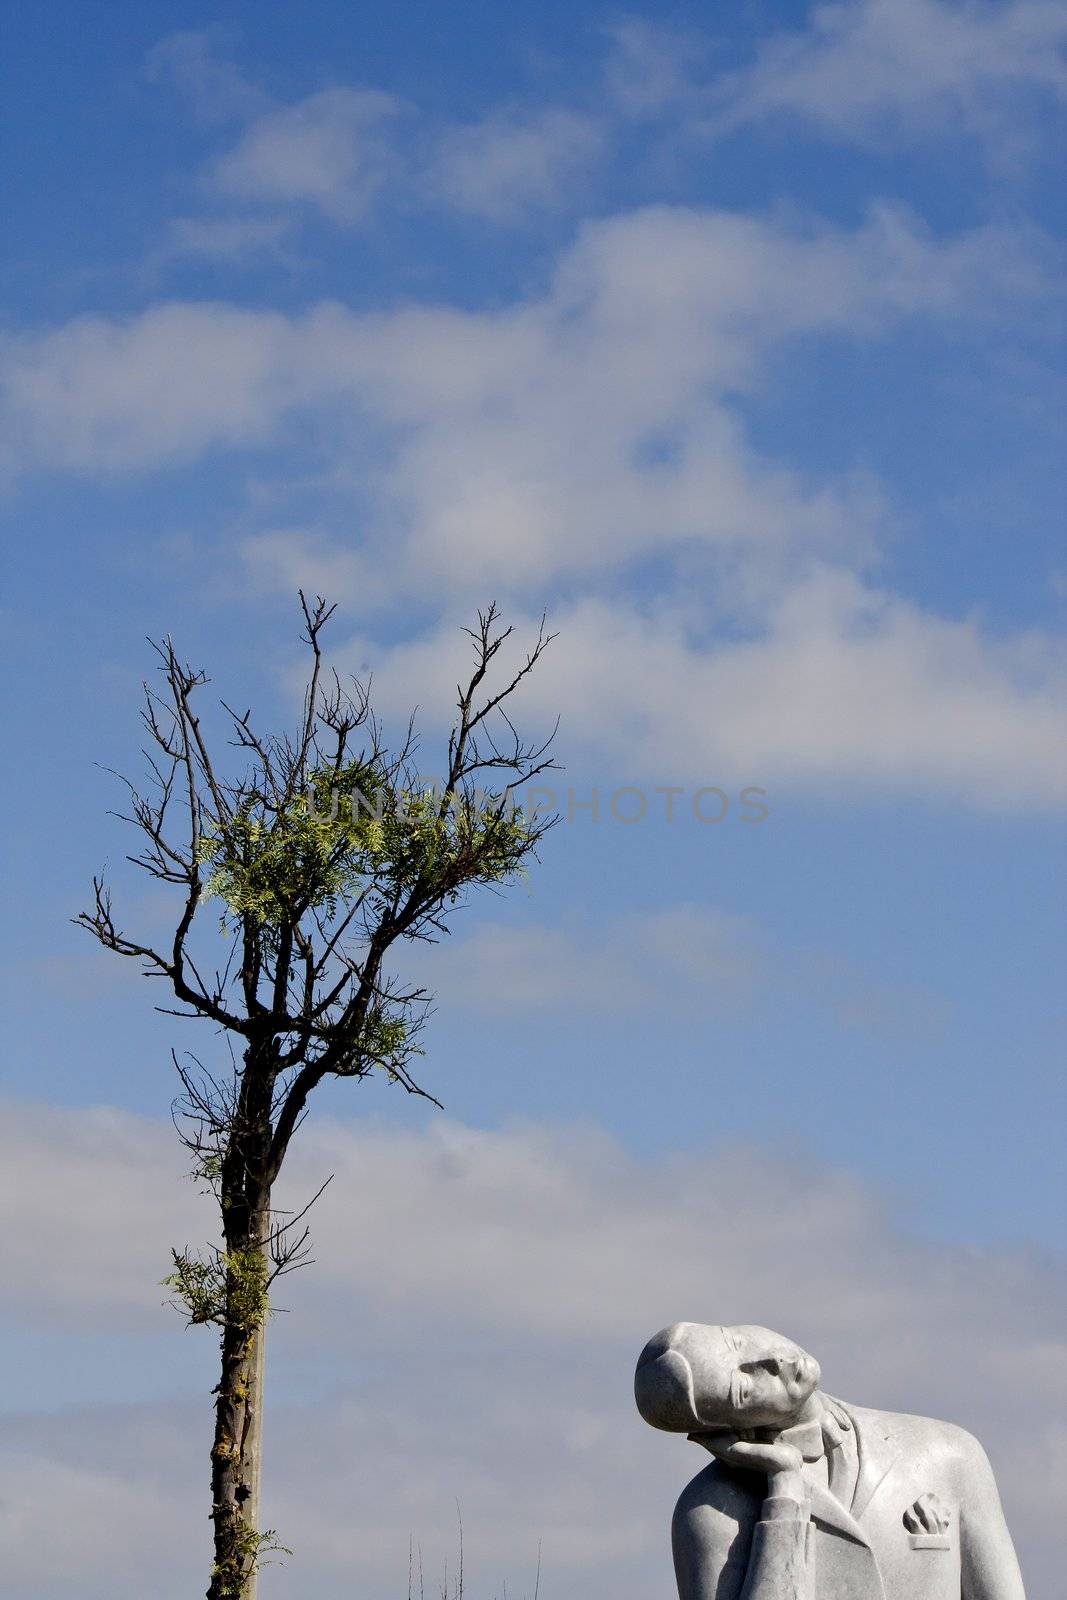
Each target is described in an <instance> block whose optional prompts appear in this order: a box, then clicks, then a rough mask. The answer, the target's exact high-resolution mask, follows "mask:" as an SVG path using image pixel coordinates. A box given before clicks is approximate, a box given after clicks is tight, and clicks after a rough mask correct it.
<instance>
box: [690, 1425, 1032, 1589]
mask: <svg viewBox="0 0 1067 1600" xmlns="http://www.w3.org/2000/svg"><path fill="white" fill-rule="evenodd" d="M838 1403H840V1402H838ZM843 1409H844V1410H845V1411H846V1412H847V1413H848V1416H849V1417H850V1419H851V1421H852V1426H853V1429H854V1437H855V1441H856V1446H857V1449H858V1452H859V1471H858V1477H857V1480H856V1485H855V1491H854V1493H853V1496H852V1503H851V1505H850V1506H848V1507H846V1506H844V1505H842V1503H841V1502H840V1501H839V1500H837V1499H836V1497H835V1496H834V1495H832V1494H831V1493H830V1491H829V1490H828V1489H825V1488H822V1487H821V1486H818V1485H816V1486H814V1487H813V1488H812V1491H811V1505H810V1509H809V1508H808V1507H800V1506H799V1505H798V1504H797V1503H796V1502H794V1501H792V1500H768V1499H767V1498H766V1494H767V1480H766V1478H765V1477H764V1476H763V1475H762V1474H760V1473H750V1472H742V1471H739V1470H738V1469H736V1468H733V1467H727V1466H724V1465H723V1464H722V1463H721V1462H718V1461H716V1462H714V1463H713V1464H712V1465H711V1466H709V1467H706V1468H705V1469H704V1471H703V1472H701V1473H698V1474H697V1476H696V1477H695V1478H694V1479H693V1481H692V1482H691V1483H690V1484H689V1485H688V1487H687V1488H686V1489H685V1490H684V1491H683V1493H682V1496H681V1499H680V1500H679V1501H678V1505H677V1508H676V1510H675V1513H674V1525H673V1544H674V1561H675V1571H676V1574H677V1578H678V1592H679V1595H680V1597H681V1600H1025V1596H1024V1593H1023V1585H1022V1578H1021V1577H1020V1574H1019V1566H1018V1562H1017V1561H1016V1558H1015V1550H1014V1548H1013V1546H1012V1542H1011V1536H1010V1534H1009V1533H1008V1530H1007V1527H1006V1525H1005V1522H1004V1513H1003V1512H1002V1510H1001V1506H1000V1497H999V1495H998V1494H997V1488H996V1484H995V1483H994V1481H993V1473H992V1470H991V1468H990V1465H989V1462H988V1461H987V1459H986V1456H985V1452H984V1451H983V1449H982V1447H981V1445H980V1444H979V1443H978V1441H977V1439H974V1438H972V1437H971V1435H970V1434H969V1433H965V1432H964V1430H963V1429H962V1428H956V1427H953V1426H952V1425H951V1424H950V1423H947V1422H935V1421H933V1420H932V1419H931V1418H929V1417H909V1416H900V1415H897V1414H896V1413H894V1412H889V1411H868V1410H865V1409H863V1408H862V1407H860V1406H850V1405H846V1406H844V1407H843ZM930 1495H933V1496H935V1497H936V1505H937V1513H938V1514H937V1516H936V1518H935V1519H934V1520H935V1521H936V1522H937V1523H938V1527H937V1528H936V1530H935V1531H934V1532H933V1533H931V1532H929V1531H918V1532H917V1531H915V1529H916V1528H917V1527H918V1528H920V1530H921V1524H920V1523H917V1521H916V1518H915V1516H914V1514H911V1515H909V1517H908V1520H907V1521H906V1520H905V1514H906V1513H910V1512H911V1508H912V1507H913V1506H915V1504H916V1502H918V1501H920V1500H922V1499H923V1498H924V1497H926V1496H930ZM929 1503H930V1502H929V1501H927V1504H929ZM928 1520H929V1519H928ZM941 1523H944V1524H945V1526H944V1527H943V1528H942V1527H941V1526H940V1524H941Z"/></svg>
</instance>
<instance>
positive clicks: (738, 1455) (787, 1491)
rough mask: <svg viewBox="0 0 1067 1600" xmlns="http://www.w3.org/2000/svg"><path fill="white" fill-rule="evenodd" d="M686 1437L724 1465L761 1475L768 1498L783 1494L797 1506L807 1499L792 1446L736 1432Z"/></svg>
mask: <svg viewBox="0 0 1067 1600" xmlns="http://www.w3.org/2000/svg"><path fill="white" fill-rule="evenodd" d="M689 1437H690V1439H692V1441H693V1443H694V1444H702V1445H703V1446H704V1448H705V1450H709V1451H710V1452H711V1454H712V1455H713V1456H714V1457H715V1459H716V1461H721V1462H723V1464H724V1465H725V1466H728V1467H740V1468H741V1469H742V1470H743V1471H745V1472H765V1473H766V1474H767V1494H768V1496H770V1495H785V1496H788V1497H789V1498H790V1499H792V1500H798V1501H799V1502H800V1504H801V1505H803V1504H804V1503H805V1501H806V1500H807V1498H808V1491H807V1485H806V1483H805V1480H804V1457H803V1456H802V1455H801V1453H800V1451H799V1450H798V1449H797V1447H796V1445H794V1444H780V1443H778V1442H777V1441H776V1440H771V1439H741V1438H739V1437H738V1435H737V1434H736V1433H691V1434H690V1435H689Z"/></svg>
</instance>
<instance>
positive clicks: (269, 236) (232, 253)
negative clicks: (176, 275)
mask: <svg viewBox="0 0 1067 1600" xmlns="http://www.w3.org/2000/svg"><path fill="white" fill-rule="evenodd" d="M288 232H289V223H288V220H287V219H286V218H285V217H175V218H174V219H173V221H172V222H171V223H170V226H169V228H168V230H167V238H166V239H165V241H164V243H163V244H162V245H161V246H160V247H159V249H158V250H157V251H156V252H155V254H154V256H153V257H152V260H151V262H150V263H149V266H150V268H151V267H158V266H162V265H164V264H166V263H167V262H169V261H172V260H176V259H179V258H184V257H189V256H193V257H199V258H200V259H202V260H205V261H221V262H235V261H241V260H243V259H244V257H246V256H249V255H255V254H258V253H261V252H267V253H269V254H272V255H274V256H278V255H279V254H280V253H281V250H282V245H283V241H284V239H285V236H286V234H287V233H288Z"/></svg>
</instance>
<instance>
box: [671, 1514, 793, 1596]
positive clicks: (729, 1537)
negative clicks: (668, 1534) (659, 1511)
mask: <svg viewBox="0 0 1067 1600" xmlns="http://www.w3.org/2000/svg"><path fill="white" fill-rule="evenodd" d="M814 1536H815V1529H814V1525H813V1524H812V1521H811V1517H810V1509H809V1506H808V1504H807V1502H806V1500H797V1499H794V1498H792V1497H791V1496H787V1495H777V1494H772V1495H768V1496H767V1498H766V1499H765V1500H764V1501H763V1505H762V1509H761V1511H760V1515H759V1520H758V1521H756V1522H755V1523H752V1524H750V1525H749V1526H748V1527H745V1526H744V1525H739V1524H738V1523H737V1522H735V1521H733V1520H732V1519H729V1518H727V1517H725V1516H724V1515H723V1514H722V1513H721V1512H720V1511H718V1510H717V1509H716V1508H715V1507H714V1506H712V1505H710V1504H708V1503H707V1502H706V1501H705V1502H704V1503H702V1504H701V1503H693V1502H689V1503H687V1497H686V1496H683V1497H682V1500H681V1501H680V1502H679V1505H678V1510H677V1512H676V1513H675V1518H674V1527H673V1544H674V1570H675V1575H676V1577H677V1580H678V1594H679V1600H814V1588H813V1573H814Z"/></svg>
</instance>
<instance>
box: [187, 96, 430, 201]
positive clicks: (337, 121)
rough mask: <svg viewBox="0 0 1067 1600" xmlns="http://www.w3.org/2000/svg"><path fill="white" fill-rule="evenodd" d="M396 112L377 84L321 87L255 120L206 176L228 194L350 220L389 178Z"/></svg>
mask: <svg viewBox="0 0 1067 1600" xmlns="http://www.w3.org/2000/svg"><path fill="white" fill-rule="evenodd" d="M399 109H400V108H399V102H397V101H396V100H395V99H394V98H393V97H392V96H391V95H387V94H384V93H382V92H381V91H380V90H377V89H348V88H335V89H322V90H320V91H319V92H318V93H317V94H312V95H308V96H307V98H306V99H304V100H301V101H298V102H297V103H296V104H294V105H290V106H284V107H282V108H280V109H274V110H270V111H266V112H264V113H263V114H262V115H260V116H258V117H256V118H255V119H254V120H253V121H252V122H251V123H250V124H249V125H248V127H246V128H245V130H244V132H243V133H242V135H241V137H240V139H239V140H238V142H237V144H236V145H235V146H234V148H233V149H232V150H230V151H229V152H228V153H227V154H226V155H224V156H222V157H220V158H219V160H217V161H216V162H215V163H214V164H213V166H212V167H211V169H210V171H209V173H208V175H207V180H206V181H207V183H208V185H209V187H210V188H212V189H214V190H215V191H217V192H218V193H219V194H222V195H226V196H228V197H230V198H232V199H237V200H242V201H258V202H267V203H269V204H272V205H280V204H285V203H301V204H306V205H310V206H313V207H315V208H316V209H317V210H319V211H321V212H322V213H323V214H324V215H325V216H327V217H329V218H330V220H331V221H334V222H345V223H347V222H354V221H356V220H358V218H360V217H361V216H362V215H363V214H364V212H365V211H366V209H367V206H368V205H369V203H370V201H371V199H372V198H373V196H374V195H375V193H376V192H377V190H378V189H379V188H380V187H381V185H382V184H383V183H384V182H385V181H386V178H387V176H388V173H389V170H390V164H391V161H392V147H391V143H390V138H389V135H388V133H387V131H386V130H387V128H388V126H389V124H390V123H391V122H392V121H393V119H394V118H395V116H396V115H397V112H398V111H399Z"/></svg>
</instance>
